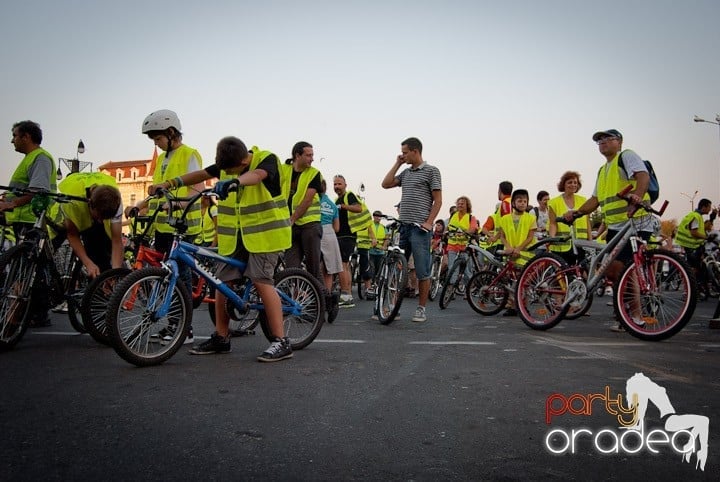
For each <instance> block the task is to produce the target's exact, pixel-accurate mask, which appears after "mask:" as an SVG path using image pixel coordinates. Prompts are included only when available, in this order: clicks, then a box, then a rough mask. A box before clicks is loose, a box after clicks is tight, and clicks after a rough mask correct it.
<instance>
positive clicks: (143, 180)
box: [98, 149, 158, 206]
mask: <svg viewBox="0 0 720 482" xmlns="http://www.w3.org/2000/svg"><path fill="white" fill-rule="evenodd" d="M157 158H158V152H157V149H155V150H154V151H153V155H152V158H150V159H143V160H139V161H110V162H106V163H105V164H102V165H101V166H98V171H100V172H102V173H105V174H107V175H109V176H112V177H114V178H115V180H116V181H117V184H118V189H119V190H120V195H121V196H122V201H123V206H133V205H135V204H136V203H137V202H138V201H140V200H142V199H145V197H147V192H148V187H150V186H151V185H152V183H153V182H152V180H153V172H155V164H156V162H157Z"/></svg>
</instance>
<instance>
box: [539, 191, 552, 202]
mask: <svg viewBox="0 0 720 482" xmlns="http://www.w3.org/2000/svg"><path fill="white" fill-rule="evenodd" d="M545 196H550V193H549V192H547V191H539V192H538V193H537V197H536V198H535V199H536V200H537V202H540V201H541V200H542V198H544V197H545Z"/></svg>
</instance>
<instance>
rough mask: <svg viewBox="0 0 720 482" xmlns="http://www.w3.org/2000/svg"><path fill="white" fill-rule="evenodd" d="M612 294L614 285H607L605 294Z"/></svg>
mask: <svg viewBox="0 0 720 482" xmlns="http://www.w3.org/2000/svg"><path fill="white" fill-rule="evenodd" d="M612 295H613V290H612V287H610V286H606V287H605V296H612Z"/></svg>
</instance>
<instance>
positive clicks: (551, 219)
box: [548, 206, 558, 237]
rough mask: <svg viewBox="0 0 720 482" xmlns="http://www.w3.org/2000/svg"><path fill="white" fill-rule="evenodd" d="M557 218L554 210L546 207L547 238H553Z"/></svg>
mask: <svg viewBox="0 0 720 482" xmlns="http://www.w3.org/2000/svg"><path fill="white" fill-rule="evenodd" d="M557 227H558V226H557V217H556V216H555V210H554V209H553V208H552V207H550V206H548V236H550V237H553V236H555V235H556V234H557Z"/></svg>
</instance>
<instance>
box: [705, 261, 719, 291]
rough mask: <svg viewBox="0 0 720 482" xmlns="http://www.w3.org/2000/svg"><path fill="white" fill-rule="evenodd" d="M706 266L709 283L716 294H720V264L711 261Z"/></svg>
mask: <svg viewBox="0 0 720 482" xmlns="http://www.w3.org/2000/svg"><path fill="white" fill-rule="evenodd" d="M705 266H706V271H707V278H708V281H709V283H708V284H709V285H710V287H712V289H713V290H715V292H716V293H717V292H720V262H717V261H710V262H708V263H707V264H706V265H705Z"/></svg>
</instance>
